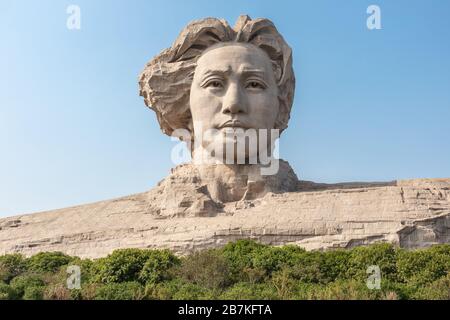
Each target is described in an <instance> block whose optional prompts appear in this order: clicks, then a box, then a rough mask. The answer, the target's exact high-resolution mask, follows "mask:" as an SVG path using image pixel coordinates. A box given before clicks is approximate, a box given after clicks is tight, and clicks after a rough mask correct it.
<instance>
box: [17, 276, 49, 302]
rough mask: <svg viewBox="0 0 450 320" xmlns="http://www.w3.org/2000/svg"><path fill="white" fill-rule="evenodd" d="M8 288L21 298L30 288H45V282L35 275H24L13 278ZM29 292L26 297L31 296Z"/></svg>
mask: <svg viewBox="0 0 450 320" xmlns="http://www.w3.org/2000/svg"><path fill="white" fill-rule="evenodd" d="M10 286H11V288H12V289H14V291H15V292H16V294H17V297H18V298H23V297H24V296H25V291H26V290H27V289H29V290H31V288H43V287H44V286H45V281H44V280H43V279H42V276H40V275H37V274H26V275H21V276H18V277H15V278H14V279H12V280H11V283H10ZM31 295H32V293H31V291H30V292H29V293H28V296H31Z"/></svg>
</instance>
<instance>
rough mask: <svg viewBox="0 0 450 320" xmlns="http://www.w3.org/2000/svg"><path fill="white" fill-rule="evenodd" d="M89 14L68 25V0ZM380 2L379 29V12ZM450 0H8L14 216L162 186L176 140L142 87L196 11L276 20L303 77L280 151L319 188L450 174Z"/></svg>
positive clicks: (6, 94) (9, 182)
mask: <svg viewBox="0 0 450 320" xmlns="http://www.w3.org/2000/svg"><path fill="white" fill-rule="evenodd" d="M71 4H75V5H78V6H79V7H80V9H81V30H68V29H67V28H66V20H67V17H68V14H67V13H66V8H67V7H68V6H69V5H71ZM371 4H376V5H378V6H379V7H380V9H381V23H382V29H381V30H368V29H367V27H366V19H367V17H368V14H367V13H366V9H367V7H368V6H369V5H371ZM449 12H450V1H445V0H432V1H425V0H420V1H419V0H413V1H411V0H409V1H406V0H398V1H375V0H371V1H366V0H347V1H325V0H318V1H254V0H253V1H250V0H247V1H222V2H218V1H206V0H201V1H200V0H197V1H182V0H172V1H153V0H150V1H137V0H135V1H112V0H111V1H107V0H104V1H100V0H97V1H87V0H71V1H54V0H46V1H23V0H14V1H12V0H0V40H1V41H0V217H5V216H11V215H16V214H23V213H31V212H37V211H43V210H50V209H57V208H63V207H67V206H73V205H78V204H84V203H89V202H94V201H100V200H105V199H111V198H115V197H119V196H125V195H129V194H132V193H137V192H143V191H146V190H149V189H150V188H152V187H153V186H154V185H156V183H157V182H158V181H160V180H161V179H163V178H164V177H165V176H166V175H167V174H168V173H169V171H170V168H171V167H173V166H174V165H173V164H172V163H171V160H170V152H171V148H172V147H173V146H174V145H175V143H174V142H172V141H170V138H169V137H167V136H165V135H163V134H162V133H161V131H160V129H159V125H158V123H157V121H156V117H155V114H154V112H153V111H151V110H149V109H148V108H146V107H145V105H144V102H143V99H142V98H141V97H139V94H138V84H137V77H138V74H139V73H140V72H141V70H142V68H143V67H144V65H145V63H146V62H147V61H148V60H150V59H151V58H152V57H153V56H154V55H156V54H157V53H159V52H160V51H161V50H162V49H164V48H166V47H168V46H169V45H171V44H172V42H173V41H174V40H175V38H176V36H177V35H178V34H179V32H180V31H181V29H182V28H183V27H184V26H185V25H186V24H187V23H188V22H190V21H191V20H194V19H198V18H203V17H207V16H212V17H219V18H224V19H226V20H227V21H228V22H229V23H230V24H231V25H233V24H234V22H235V20H236V19H237V17H238V16H239V15H240V14H248V15H250V16H251V17H252V18H257V17H267V18H269V19H271V20H272V21H273V22H274V23H275V25H276V26H277V28H278V29H279V31H280V32H281V33H282V34H283V36H284V38H285V39H286V41H287V42H288V43H289V45H290V46H291V47H292V49H293V59H294V70H295V73H296V78H297V85H296V95H295V100H294V106H293V109H292V114H291V120H290V122H289V128H288V129H287V130H286V131H285V132H284V133H283V135H282V137H281V141H280V153H281V156H282V158H283V159H285V160H288V161H289V163H290V164H291V165H292V167H293V168H294V170H295V171H296V173H297V175H298V177H299V178H300V179H305V180H313V181H317V182H343V181H390V180H394V179H409V178H426V177H428V178H439V177H450V163H449V159H450V130H449V127H450V43H449V42H450V41H449V39H450V37H449V31H450V19H449V18H448V15H449Z"/></svg>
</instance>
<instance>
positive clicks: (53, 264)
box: [28, 252, 73, 273]
mask: <svg viewBox="0 0 450 320" xmlns="http://www.w3.org/2000/svg"><path fill="white" fill-rule="evenodd" d="M72 259H73V258H72V257H70V256H68V255H66V254H64V253H62V252H40V253H38V254H36V255H34V256H32V257H30V258H29V259H28V268H29V270H30V271H33V272H40V273H44V272H51V273H55V272H57V271H58V270H59V268H61V267H62V266H64V265H67V264H69V263H70V261H71V260H72Z"/></svg>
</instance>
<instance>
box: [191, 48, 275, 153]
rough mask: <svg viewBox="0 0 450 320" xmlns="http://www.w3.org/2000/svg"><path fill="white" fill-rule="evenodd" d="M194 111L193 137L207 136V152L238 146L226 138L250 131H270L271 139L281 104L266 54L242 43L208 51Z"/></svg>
mask: <svg viewBox="0 0 450 320" xmlns="http://www.w3.org/2000/svg"><path fill="white" fill-rule="evenodd" d="M190 108H191V114H192V120H193V126H194V132H195V134H196V136H197V134H198V133H199V131H200V132H202V134H203V139H202V146H203V147H204V148H206V147H208V146H209V148H211V145H216V146H217V147H220V146H219V145H222V146H223V145H224V143H225V144H227V143H233V141H235V140H233V141H231V140H230V139H229V138H227V137H230V133H233V132H242V131H244V130H247V129H257V130H259V129H268V130H269V134H270V129H273V128H274V125H275V121H276V118H277V115H278V111H279V101H278V86H277V84H276V81H275V74H274V71H273V69H272V63H271V61H270V59H269V57H268V56H267V54H266V53H265V52H264V51H263V50H261V49H260V48H257V47H256V46H254V45H251V44H240V43H232V44H227V43H224V44H220V45H218V46H215V47H211V48H210V49H208V50H207V51H206V52H205V53H204V54H203V55H202V56H201V57H200V58H199V60H198V62H197V67H196V69H195V73H194V79H193V82H192V86H191V92H190ZM211 129H217V130H211ZM238 129H243V130H238ZM224 137H225V140H224ZM227 139H228V140H230V141H227ZM248 156H249V154H248V149H246V157H248Z"/></svg>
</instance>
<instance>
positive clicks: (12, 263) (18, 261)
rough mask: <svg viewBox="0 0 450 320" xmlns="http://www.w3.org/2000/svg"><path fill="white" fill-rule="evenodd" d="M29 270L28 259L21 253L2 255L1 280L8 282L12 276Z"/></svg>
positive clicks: (0, 259) (0, 258) (0, 264)
mask: <svg viewBox="0 0 450 320" xmlns="http://www.w3.org/2000/svg"><path fill="white" fill-rule="evenodd" d="M26 271H27V261H26V259H25V257H24V256H22V255H21V254H6V255H4V256H0V281H4V282H6V283H8V282H9V281H11V279H12V278H14V277H17V276H18V275H20V274H22V273H24V272H26Z"/></svg>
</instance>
